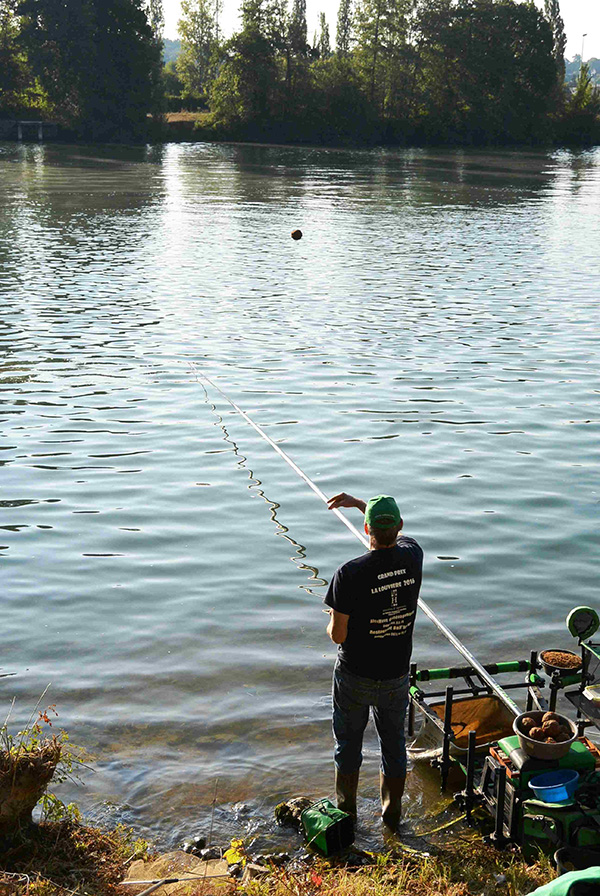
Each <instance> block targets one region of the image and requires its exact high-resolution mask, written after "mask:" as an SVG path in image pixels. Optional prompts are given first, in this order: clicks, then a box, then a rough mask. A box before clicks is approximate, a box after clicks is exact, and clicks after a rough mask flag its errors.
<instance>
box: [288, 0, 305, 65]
mask: <svg viewBox="0 0 600 896" xmlns="http://www.w3.org/2000/svg"><path fill="white" fill-rule="evenodd" d="M306 35H307V29H306V0H292V11H291V13H290V20H289V27H288V40H289V45H290V49H291V51H292V53H293V54H294V55H295V56H306V55H307V52H308V42H307V36H306Z"/></svg>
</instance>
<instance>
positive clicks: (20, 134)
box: [0, 119, 58, 143]
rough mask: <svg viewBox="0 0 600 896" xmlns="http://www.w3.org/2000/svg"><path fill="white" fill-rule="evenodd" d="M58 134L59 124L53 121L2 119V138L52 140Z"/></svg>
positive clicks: (0, 134)
mask: <svg viewBox="0 0 600 896" xmlns="http://www.w3.org/2000/svg"><path fill="white" fill-rule="evenodd" d="M57 135H58V125H57V124H56V122H53V121H24V120H22V119H0V140H20V141H32V140H37V141H38V142H40V143H41V142H43V141H44V140H52V139H54V138H56V136H57Z"/></svg>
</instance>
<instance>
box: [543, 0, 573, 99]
mask: <svg viewBox="0 0 600 896" xmlns="http://www.w3.org/2000/svg"><path fill="white" fill-rule="evenodd" d="M544 13H545V16H546V19H547V20H548V22H549V23H550V27H551V28H552V38H553V40H554V62H555V65H556V79H557V84H558V87H559V88H560V89H561V90H562V87H563V84H564V83H565V49H566V46H567V36H566V34H565V23H564V22H563V20H562V16H561V14H560V4H559V0H544Z"/></svg>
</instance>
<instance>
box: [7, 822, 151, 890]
mask: <svg viewBox="0 0 600 896" xmlns="http://www.w3.org/2000/svg"><path fill="white" fill-rule="evenodd" d="M147 852H148V844H147V843H145V841H143V840H136V839H135V837H134V835H133V834H132V832H131V831H130V830H128V829H126V828H124V827H118V828H117V829H116V830H114V831H111V832H108V833H107V832H104V831H100V830H98V829H96V828H90V827H85V826H83V825H79V824H77V823H74V822H72V821H62V822H52V823H44V824H40V825H32V826H31V828H30V829H29V830H28V831H26V832H23V833H22V834H21V835H20V837H19V838H18V839H17V840H15V841H13V844H12V846H11V847H10V848H9V849H8V850H7V851H6V852H4V853H3V855H2V860H1V861H2V868H3V871H0V888H2V887H10V888H11V889H9V890H8V892H11V893H15V894H21V893H22V894H25V893H29V894H30V896H51V894H52V896H63V894H64V896H67V894H69V893H73V892H76V893H81V894H83V893H86V894H88V896H115V894H117V893H119V892H120V893H122V892H123V891H122V890H121V889H120V888H119V887H118V884H119V882H120V881H121V880H123V878H124V877H125V875H126V873H127V866H128V864H129V862H130V861H131V860H132V859H134V858H141V857H144V856H145V855H146V854H147ZM5 872H8V875H7V874H6V873H5ZM0 891H1V890H0Z"/></svg>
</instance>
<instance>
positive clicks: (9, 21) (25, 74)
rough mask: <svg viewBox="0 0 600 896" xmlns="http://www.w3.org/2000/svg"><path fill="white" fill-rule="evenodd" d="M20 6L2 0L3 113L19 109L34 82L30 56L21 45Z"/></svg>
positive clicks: (0, 107) (0, 73) (0, 96)
mask: <svg viewBox="0 0 600 896" xmlns="http://www.w3.org/2000/svg"><path fill="white" fill-rule="evenodd" d="M16 7H17V3H16V0H0V115H2V113H3V112H4V113H6V114H8V115H11V114H13V113H14V112H15V111H16V110H18V109H19V107H20V106H21V104H22V103H23V101H24V99H25V92H26V91H27V88H28V87H29V86H30V85H31V77H30V74H29V70H28V66H27V59H26V57H25V54H24V52H23V50H22V48H21V47H20V46H19V40H18V38H19V22H18V18H17V15H16ZM30 99H31V97H30Z"/></svg>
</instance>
